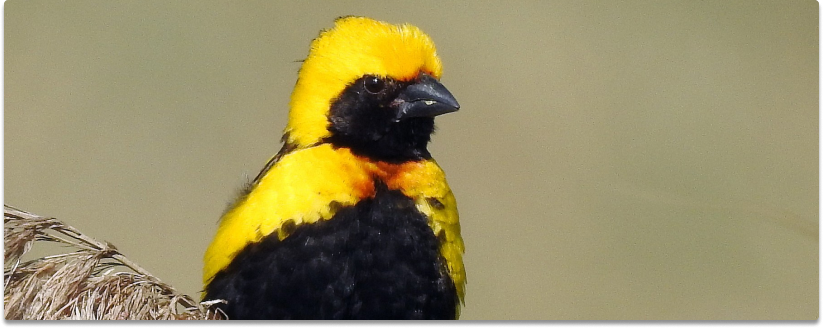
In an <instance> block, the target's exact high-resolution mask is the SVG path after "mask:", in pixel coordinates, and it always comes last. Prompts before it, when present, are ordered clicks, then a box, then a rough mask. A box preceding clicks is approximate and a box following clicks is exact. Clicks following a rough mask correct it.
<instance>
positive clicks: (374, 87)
mask: <svg viewBox="0 0 823 328" xmlns="http://www.w3.org/2000/svg"><path fill="white" fill-rule="evenodd" d="M363 85H364V86H365V87H366V91H368V92H370V93H378V92H380V91H383V88H385V87H386V83H385V82H383V80H382V79H380V78H378V77H376V76H371V77H368V78H366V79H365V80H364V81H363Z"/></svg>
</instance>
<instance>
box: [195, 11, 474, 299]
mask: <svg viewBox="0 0 823 328" xmlns="http://www.w3.org/2000/svg"><path fill="white" fill-rule="evenodd" d="M441 70H442V67H441V63H440V59H439V58H438V57H437V54H436V52H435V47H434V44H433V43H432V41H431V39H430V38H429V37H428V36H427V35H426V34H424V33H423V32H422V31H420V30H419V29H418V28H416V27H414V26H411V25H390V24H387V23H383V22H378V21H374V20H371V19H368V18H363V17H344V18H340V19H338V20H337V21H336V22H335V27H334V28H333V29H331V30H328V31H324V32H322V33H321V35H320V36H319V37H318V38H317V39H315V40H314V41H313V42H312V44H311V51H310V53H309V56H308V58H307V59H306V60H305V62H304V63H303V66H302V68H301V69H300V73H299V77H298V81H297V84H296V86H295V89H294V92H293V93H292V99H291V102H290V107H291V110H290V114H289V122H288V125H287V127H286V130H285V132H286V133H287V136H288V140H286V142H287V143H288V144H290V145H292V146H294V148H295V149H294V150H292V151H291V152H288V153H287V154H285V155H284V156H283V157H282V158H280V159H279V161H278V162H277V163H275V164H274V165H273V166H272V167H271V168H270V169H269V170H268V172H265V173H264V175H263V176H262V178H260V180H259V181H257V182H256V183H255V185H254V186H252V190H251V191H250V192H249V194H248V195H246V196H245V197H243V198H241V199H240V200H238V202H237V203H236V204H235V205H234V207H233V208H232V209H231V210H229V211H228V212H227V213H226V214H225V215H224V216H223V218H222V220H221V222H220V226H219V228H218V230H217V233H216V235H215V237H214V241H213V242H212V244H211V245H210V246H209V248H208V250H207V251H206V254H205V256H204V262H205V266H204V269H203V282H204V284H206V285H207V284H208V283H209V282H210V281H211V279H212V278H213V277H214V276H215V275H216V274H217V273H218V272H219V271H220V270H222V269H223V268H225V267H227V266H228V265H229V264H230V262H231V260H232V259H233V258H234V256H235V255H236V254H237V252H239V251H240V250H242V249H243V248H244V247H245V246H246V245H248V244H249V243H254V242H258V241H261V240H262V239H263V238H264V237H265V236H268V235H270V234H273V233H276V234H277V236H278V238H280V239H281V240H282V239H283V238H287V237H288V233H289V231H290V230H289V229H284V227H285V226H287V225H288V226H291V227H293V226H299V225H301V224H310V223H314V222H317V221H319V220H327V219H330V218H332V217H333V216H334V214H335V210H336V209H337V208H339V206H331V204H333V203H337V204H339V205H342V206H353V205H354V204H356V203H357V202H358V201H360V200H362V199H365V198H369V197H373V196H374V180H375V179H380V180H382V181H383V182H384V183H385V184H386V185H387V186H388V187H389V188H390V189H394V190H399V191H401V192H402V193H403V194H404V195H406V196H407V197H409V198H411V199H413V200H414V201H415V204H416V206H417V208H418V210H419V211H420V212H421V213H423V214H425V215H426V216H427V217H428V224H429V226H430V227H431V229H432V231H433V232H434V234H435V236H438V238H439V240H440V242H441V245H440V253H441V254H442V256H443V258H444V259H445V260H446V262H447V263H446V264H447V267H448V270H449V275H450V277H451V278H452V280H453V281H454V284H455V286H456V289H457V292H458V296H459V298H460V300H461V301H462V300H463V295H464V289H465V288H464V286H465V281H466V275H465V270H464V267H463V259H462V257H463V250H464V247H463V240H462V238H461V237H460V224H459V221H458V215H457V203H456V201H455V199H454V195H452V192H451V189H450V188H449V186H448V184H447V182H446V177H445V174H444V173H443V170H441V169H440V167H439V166H438V165H437V163H436V162H435V161H434V160H421V161H417V162H406V163H400V164H390V163H385V162H374V161H372V160H370V159H368V158H364V157H359V156H356V155H354V154H352V153H351V151H349V150H348V149H346V148H334V147H332V146H331V145H329V144H319V142H320V141H321V140H322V139H323V138H325V137H327V136H329V131H328V118H327V115H328V112H329V108H330V106H331V103H332V102H333V101H334V99H335V98H336V97H337V96H338V95H339V94H340V92H341V91H342V90H343V89H345V88H346V87H347V86H348V85H349V84H350V83H352V82H353V81H355V80H356V79H358V78H360V77H362V76H363V75H365V74H373V75H378V76H388V77H392V78H394V79H397V80H408V79H412V78H414V77H416V76H417V75H418V73H419V72H426V73H428V74H429V75H431V76H434V77H435V78H439V77H440V74H441ZM432 204H435V206H433V205H432Z"/></svg>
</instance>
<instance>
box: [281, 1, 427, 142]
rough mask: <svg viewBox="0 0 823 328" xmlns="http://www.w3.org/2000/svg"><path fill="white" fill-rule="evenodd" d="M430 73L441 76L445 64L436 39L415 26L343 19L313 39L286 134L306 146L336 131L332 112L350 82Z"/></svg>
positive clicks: (295, 95)
mask: <svg viewBox="0 0 823 328" xmlns="http://www.w3.org/2000/svg"><path fill="white" fill-rule="evenodd" d="M420 72H425V73H427V74H429V75H431V76H433V77H435V78H438V79H439V78H440V74H441V72H442V65H441V63H440V58H439V57H437V53H436V50H435V47H434V42H432V40H431V38H430V37H429V36H428V35H426V34H425V33H423V31H421V30H420V29H418V28H417V27H415V26H412V25H409V24H402V25H392V24H388V23H385V22H381V21H376V20H373V19H369V18H365V17H342V18H338V19H337V20H336V21H335V26H334V28H332V29H330V30H326V31H323V32H322V33H321V34H320V36H319V37H317V38H316V39H314V41H312V43H311V51H310V52H309V56H308V57H307V58H306V60H305V61H304V62H303V66H302V67H301V68H300V73H299V76H298V80H297V84H296V85H295V88H294V92H292V95H291V102H290V103H289V105H290V107H291V109H290V112H289V122H288V124H287V126H286V130H285V132H286V133H287V135H288V141H287V142H289V143H290V144H292V145H294V146H296V147H297V148H304V147H308V146H311V145H314V144H316V143H317V142H318V141H320V140H321V139H323V138H325V137H328V136H329V135H330V133H329V131H328V121H327V120H328V115H327V114H328V111H329V108H330V105H331V103H332V101H333V100H334V99H335V98H336V97H337V96H338V95H339V94H340V92H341V91H342V90H343V89H345V87H346V86H348V85H349V84H351V83H352V82H354V81H355V80H357V79H358V78H360V77H362V76H363V75H367V74H371V75H376V76H381V77H391V78H394V79H397V80H404V81H405V80H410V79H413V78H415V77H416V76H417V75H418V73H420Z"/></svg>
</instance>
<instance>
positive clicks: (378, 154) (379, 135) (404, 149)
mask: <svg viewBox="0 0 823 328" xmlns="http://www.w3.org/2000/svg"><path fill="white" fill-rule="evenodd" d="M369 79H371V80H374V79H375V77H374V76H369V75H366V76H364V77H362V78H360V79H358V80H356V81H355V82H353V83H352V84H350V85H349V86H348V87H347V88H346V89H345V90H344V91H343V92H342V93H341V94H340V95H339V96H338V97H337V99H335V100H334V101H333V102H332V105H331V109H330V111H329V131H330V132H331V136H330V137H328V138H326V139H325V140H324V142H328V143H331V144H332V145H334V146H335V147H346V148H349V149H351V151H352V152H353V153H354V154H356V155H360V156H365V157H369V158H371V159H374V160H379V161H385V162H405V161H416V160H421V159H429V158H431V154H429V151H428V150H427V149H426V146H427V145H428V143H429V140H431V135H432V133H434V118H432V117H414V118H407V119H402V120H397V119H396V117H397V109H396V108H395V107H394V106H393V102H394V101H395V98H396V97H397V95H398V94H399V93H400V92H402V91H403V90H404V89H405V88H406V87H407V86H408V85H409V84H411V82H400V81H395V80H392V79H387V78H382V79H380V83H381V84H380V86H379V89H375V88H369V85H368V83H367V81H368V80H369ZM370 89H371V90H370ZM375 91H376V92H375Z"/></svg>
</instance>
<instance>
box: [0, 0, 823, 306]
mask: <svg viewBox="0 0 823 328" xmlns="http://www.w3.org/2000/svg"><path fill="white" fill-rule="evenodd" d="M818 12H819V8H818V4H817V3H816V2H813V1H619V2H617V1H608V2H605V1H577V0H568V1H500V2H485V1H483V2H481V1H477V2H463V1H447V2H440V1H414V2H406V1H390V2H310V3H304V2H300V1H294V2H291V1H190V0H181V1H159V0H148V1H124V0H114V1H109V0H99V1H88V0H80V1H65V2H64V1H60V2H58V1H46V0H26V1H22V0H11V1H7V2H5V14H4V18H5V25H4V27H5V34H4V36H5V60H4V64H5V76H4V77H5V102H4V105H5V112H4V120H5V125H4V128H5V131H4V138H5V141H4V143H3V144H4V146H5V150H4V158H5V162H4V169H5V173H4V178H5V181H4V193H5V198H4V201H5V203H7V204H10V205H13V206H15V207H18V208H21V209H24V210H27V211H31V212H34V213H37V214H41V215H47V216H55V217H58V218H60V219H63V220H65V221H66V222H68V223H69V224H71V225H74V226H75V227H77V228H79V229H80V230H82V231H83V232H85V233H87V234H89V235H91V236H93V237H95V238H98V239H105V240H107V241H110V242H112V243H113V244H114V245H116V246H117V247H118V248H119V249H120V250H121V251H122V252H123V253H125V254H126V255H127V256H128V257H130V258H132V259H133V260H134V261H136V262H137V263H140V264H141V265H143V266H144V267H145V268H146V269H148V270H149V271H150V272H152V273H154V274H155V275H157V276H159V277H160V278H161V279H163V280H164V281H166V282H168V283H170V284H172V285H174V286H177V287H178V288H180V289H181V290H182V291H184V292H186V293H189V294H194V295H198V293H199V291H200V289H201V288H202V286H201V282H200V280H201V277H200V272H201V257H202V253H203V251H204V250H205V248H206V246H207V245H208V243H209V242H210V240H211V237H212V235H213V233H214V231H215V229H216V227H217V220H218V217H219V215H220V214H221V212H222V211H223V209H224V208H225V206H226V204H227V203H228V202H229V201H230V200H231V199H232V198H233V197H234V195H235V193H236V192H237V191H238V190H239V189H240V187H241V186H242V184H243V183H244V181H246V180H247V179H249V178H251V177H254V176H255V175H256V174H257V172H258V170H259V169H260V168H262V167H263V165H264V164H265V163H266V161H267V160H268V159H269V157H270V156H272V155H273V154H274V153H276V152H277V151H278V150H279V148H280V143H279V140H280V136H281V132H282V129H283V127H284V126H285V120H286V117H287V111H288V106H287V104H288V99H289V95H290V92H291V88H292V86H293V85H294V83H295V80H296V74H297V70H298V69H299V67H300V62H299V60H301V59H303V58H305V56H306V54H307V53H308V46H309V42H310V41H311V40H312V39H313V38H314V37H316V36H317V34H318V32H319V31H320V30H321V29H324V28H330V27H331V26H333V20H334V18H336V17H338V16H343V15H362V16H369V17H372V18H376V19H380V20H385V21H389V22H393V23H401V22H409V23H412V24H414V25H417V26H419V27H420V28H421V29H423V30H424V31H426V32H427V33H428V34H429V35H430V36H431V37H432V38H433V39H434V41H435V43H436V44H437V47H438V48H437V49H438V54H439V55H440V56H441V58H442V60H443V63H444V74H443V78H442V82H443V83H444V84H445V85H446V86H447V87H448V88H449V89H450V90H451V91H452V93H453V94H454V95H455V96H456V97H457V99H458V100H459V102H460V104H461V109H460V111H459V112H457V113H453V114H448V115H444V116H441V117H438V119H437V120H436V121H437V124H438V131H437V133H436V135H435V136H434V137H433V142H432V143H431V145H430V150H431V152H432V154H433V155H434V157H435V158H436V159H437V161H438V163H439V164H440V165H441V166H442V167H443V168H444V170H445V171H446V173H447V176H448V179H449V183H450V185H451V187H452V189H453V190H454V193H455V195H456V197H457V200H458V205H459V209H460V217H461V223H462V228H463V237H464V239H465V243H466V248H467V250H466V255H465V264H466V267H467V270H468V285H467V295H466V300H465V301H466V305H465V307H464V308H463V311H462V319H562V320H566V319H805V320H814V319H816V318H818V308H819V307H818V304H819V303H818V302H819V300H818V296H819V293H818V291H819V280H818V268H819V261H818V252H819V248H818V245H819V234H818V226H819V223H818V213H819V203H818V200H819V194H818V187H819V173H818V164H819V162H818V158H819V155H818V154H819V148H818V124H819V103H818V89H819V85H818V74H819V66H818V65H819V64H818V52H819V48H818V44H819V41H818V38H819V34H818V23H819V21H818V19H819V18H818Z"/></svg>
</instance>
